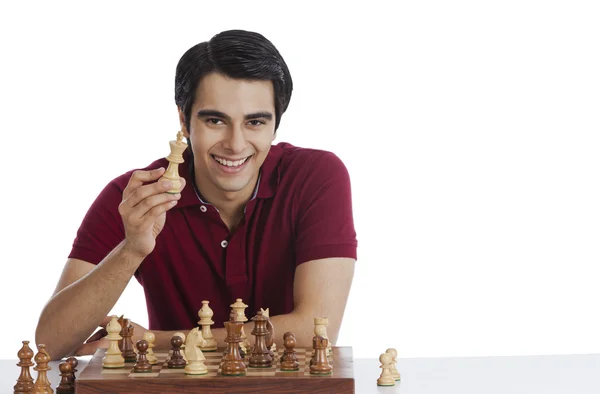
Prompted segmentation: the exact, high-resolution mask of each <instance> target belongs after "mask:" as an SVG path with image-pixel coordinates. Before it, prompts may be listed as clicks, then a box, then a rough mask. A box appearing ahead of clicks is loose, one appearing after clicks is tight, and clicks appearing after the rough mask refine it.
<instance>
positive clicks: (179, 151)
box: [158, 130, 187, 193]
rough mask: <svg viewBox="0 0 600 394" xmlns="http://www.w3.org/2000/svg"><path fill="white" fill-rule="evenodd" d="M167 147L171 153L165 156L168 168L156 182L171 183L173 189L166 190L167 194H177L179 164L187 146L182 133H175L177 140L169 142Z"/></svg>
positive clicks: (179, 181) (179, 185)
mask: <svg viewBox="0 0 600 394" xmlns="http://www.w3.org/2000/svg"><path fill="white" fill-rule="evenodd" d="M169 147H170V148H171V153H170V154H169V156H167V160H168V161H169V166H168V167H167V170H166V171H165V173H164V174H163V176H162V177H161V178H160V179H159V180H158V181H159V182H161V181H165V180H168V181H171V182H172V184H173V187H172V188H171V189H169V190H167V193H179V192H180V191H181V180H180V179H179V164H181V163H183V151H185V148H187V144H186V143H185V142H183V133H182V132H181V130H180V131H178V132H177V139H176V140H175V141H169Z"/></svg>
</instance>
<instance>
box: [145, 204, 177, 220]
mask: <svg viewBox="0 0 600 394" xmlns="http://www.w3.org/2000/svg"><path fill="white" fill-rule="evenodd" d="M175 205H177V200H173V201H167V202H165V203H162V204H160V205H156V206H154V207H153V208H152V209H150V210H148V211H147V212H146V213H145V214H144V216H142V218H141V220H142V221H143V223H142V226H150V225H152V223H154V221H155V220H156V218H157V217H159V216H160V215H162V214H163V213H165V212H167V211H168V210H169V209H171V208H173V207H174V206H175Z"/></svg>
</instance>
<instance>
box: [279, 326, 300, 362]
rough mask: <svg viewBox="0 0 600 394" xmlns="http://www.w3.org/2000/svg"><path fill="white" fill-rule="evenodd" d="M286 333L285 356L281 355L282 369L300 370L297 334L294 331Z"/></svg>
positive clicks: (284, 342) (284, 341)
mask: <svg viewBox="0 0 600 394" xmlns="http://www.w3.org/2000/svg"><path fill="white" fill-rule="evenodd" d="M286 334H288V335H284V340H283V346H285V350H284V351H283V356H281V370H282V371H298V370H299V369H300V363H299V362H298V356H296V350H295V349H294V348H295V347H296V336H295V335H294V334H292V333H286Z"/></svg>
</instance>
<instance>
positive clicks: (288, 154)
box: [275, 142, 345, 171]
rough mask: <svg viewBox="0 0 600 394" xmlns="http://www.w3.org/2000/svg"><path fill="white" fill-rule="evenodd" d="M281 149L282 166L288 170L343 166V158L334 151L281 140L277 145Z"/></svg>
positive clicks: (310, 169)
mask: <svg viewBox="0 0 600 394" xmlns="http://www.w3.org/2000/svg"><path fill="white" fill-rule="evenodd" d="M275 147H276V148H277V149H279V150H280V151H281V167H282V170H284V171H286V170H289V171H300V170H309V171H314V170H319V169H334V168H337V169H339V168H340V167H343V168H344V170H345V166H344V163H343V162H342V160H341V159H340V158H339V157H338V156H337V155H336V154H335V153H334V152H332V151H328V150H325V149H317V148H307V147H299V146H295V145H292V144H290V143H288V142H280V143H279V144H277V145H275Z"/></svg>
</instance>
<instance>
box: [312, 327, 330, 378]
mask: <svg viewBox="0 0 600 394" xmlns="http://www.w3.org/2000/svg"><path fill="white" fill-rule="evenodd" d="M327 342H328V341H327V339H325V338H323V337H322V336H315V337H313V349H314V350H315V356H314V358H313V363H311V365H310V374H311V375H329V374H331V372H332V370H333V369H332V368H331V365H330V364H329V360H328V359H327Z"/></svg>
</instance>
